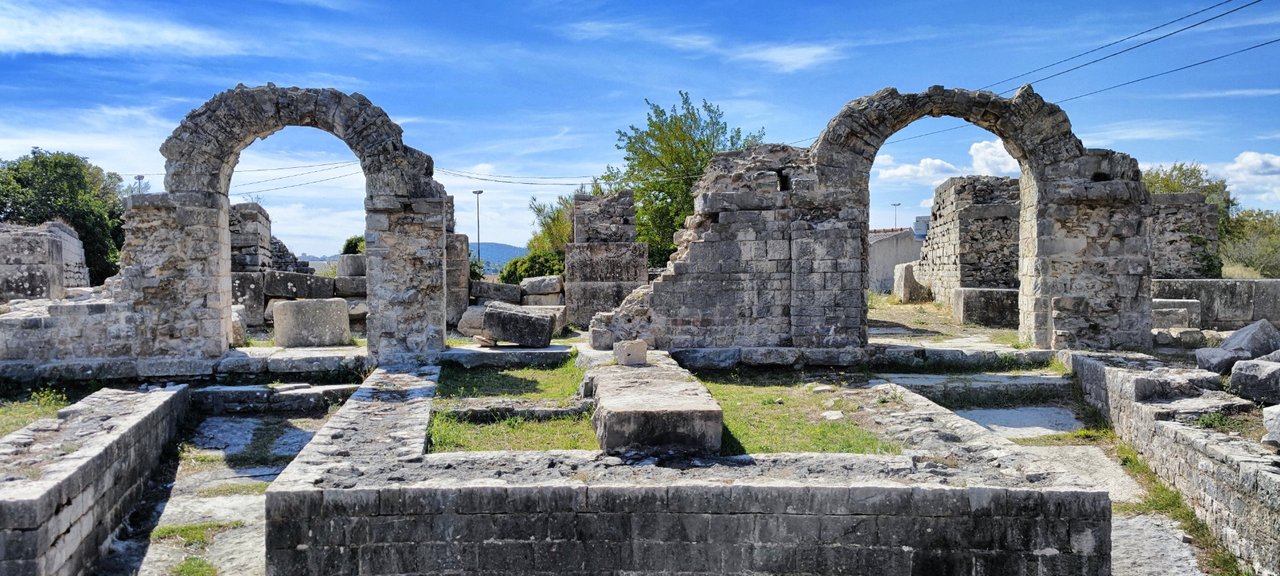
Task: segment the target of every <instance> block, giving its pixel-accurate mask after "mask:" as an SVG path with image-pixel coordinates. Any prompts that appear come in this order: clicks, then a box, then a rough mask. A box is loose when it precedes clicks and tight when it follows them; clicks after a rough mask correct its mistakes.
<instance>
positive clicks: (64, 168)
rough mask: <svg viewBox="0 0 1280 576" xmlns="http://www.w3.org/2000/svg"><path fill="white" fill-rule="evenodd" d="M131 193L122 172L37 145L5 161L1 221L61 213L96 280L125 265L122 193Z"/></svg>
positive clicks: (0, 165)
mask: <svg viewBox="0 0 1280 576" xmlns="http://www.w3.org/2000/svg"><path fill="white" fill-rule="evenodd" d="M126 193H127V189H126V188H125V186H124V180H123V179H122V178H120V175H119V174H116V173H114V172H106V171H104V170H103V169H102V168H99V167H97V166H94V165H93V164H90V163H89V162H88V160H86V159H85V158H84V157H82V156H76V155H74V154H70V153H67V152H47V151H45V150H41V149H39V148H32V149H31V154H29V155H27V156H23V157H21V158H18V159H17V160H8V161H0V222H12V223H16V224H25V225H29V226H34V225H38V224H43V223H45V222H48V221H50V220H53V219H55V218H58V219H61V220H63V221H64V222H66V223H67V224H69V225H70V226H71V227H72V228H74V229H75V230H76V233H77V234H79V235H80V241H81V242H82V243H83V244H84V257H85V265H86V266H87V267H88V268H89V280H90V283H92V284H94V285H98V284H102V282H103V281H104V280H106V279H107V277H109V276H111V275H113V274H115V273H116V272H117V271H118V270H119V267H118V266H117V262H118V260H119V254H120V246H121V245H123V244H124V228H123V226H122V222H121V220H122V216H123V205H122V203H121V201H120V197H121V196H122V195H124V194H126Z"/></svg>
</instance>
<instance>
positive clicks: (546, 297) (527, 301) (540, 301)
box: [520, 292, 564, 306]
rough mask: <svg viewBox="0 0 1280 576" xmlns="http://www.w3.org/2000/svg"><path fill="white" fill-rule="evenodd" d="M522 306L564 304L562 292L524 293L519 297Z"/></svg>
mask: <svg viewBox="0 0 1280 576" xmlns="http://www.w3.org/2000/svg"><path fill="white" fill-rule="evenodd" d="M520 304H522V305H524V306H560V305H563V304H564V294H560V293H558V292H557V293H555V294H525V295H524V297H522V298H521V299H520Z"/></svg>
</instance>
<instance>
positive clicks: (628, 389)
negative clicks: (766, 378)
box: [582, 353, 724, 454]
mask: <svg viewBox="0 0 1280 576" xmlns="http://www.w3.org/2000/svg"><path fill="white" fill-rule="evenodd" d="M651 356H652V358H650V363H649V364H646V365H644V366H624V365H607V366H597V367H594V368H591V369H589V370H588V371H587V374H586V376H584V378H583V386H582V388H583V392H584V395H588V396H595V397H596V411H595V414H594V415H592V417H591V423H592V424H593V425H594V426H595V429H596V439H597V440H599V442H600V449H601V450H604V451H607V452H618V451H621V450H625V449H628V448H639V449H645V448H658V447H663V448H675V449H677V450H685V451H690V452H696V453H703V454H717V453H719V452H720V435H721V431H722V430H723V426H724V424H723V415H722V413H721V410H720V405H719V404H718V403H716V401H715V399H714V398H712V397H711V393H710V392H708V391H707V389H706V387H705V386H703V385H702V383H701V382H698V381H697V380H696V379H695V378H694V377H693V376H692V375H691V374H690V373H689V372H688V371H687V370H685V369H683V368H681V367H680V366H679V365H677V364H676V363H675V362H674V361H673V360H671V358H670V357H669V356H667V355H665V354H661V353H655V354H652V355H651Z"/></svg>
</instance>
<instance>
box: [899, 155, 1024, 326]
mask: <svg viewBox="0 0 1280 576" xmlns="http://www.w3.org/2000/svg"><path fill="white" fill-rule="evenodd" d="M1018 192H1019V187H1018V179H1017V178H999V177H995V176H965V177H960V178H949V179H947V181H946V182H943V183H942V184H941V185H939V186H938V187H937V189H935V190H934V193H933V208H932V210H931V212H932V213H931V214H930V218H929V232H928V234H927V235H926V236H925V240H924V247H923V248H922V249H921V251H920V262H919V265H918V266H916V267H915V274H916V278H917V279H918V280H919V281H920V282H922V283H924V284H926V285H928V286H929V289H930V290H931V291H932V292H933V295H934V298H935V299H936V300H937V301H938V302H940V303H943V304H946V305H948V306H953V307H954V306H955V305H956V304H957V302H956V301H955V299H954V298H955V289H956V288H1006V289H1007V288H1012V289H1016V288H1018V246H1019V243H1018V214H1019V208H1018ZM1015 304H1016V302H1015ZM1016 309H1017V308H1016V305H1015V308H1014V310H1016ZM1015 317H1016V314H1015ZM1015 324H1016V319H1015Z"/></svg>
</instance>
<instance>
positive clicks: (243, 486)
mask: <svg viewBox="0 0 1280 576" xmlns="http://www.w3.org/2000/svg"><path fill="white" fill-rule="evenodd" d="M269 486H271V483H270V482H257V481H255V482H228V483H226V484H218V485H217V486H209V487H208V488H201V489H200V490H199V491H198V492H196V495H197V496H200V497H201V498H210V497H216V496H258V495H262V494H266V493H267V487H269Z"/></svg>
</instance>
